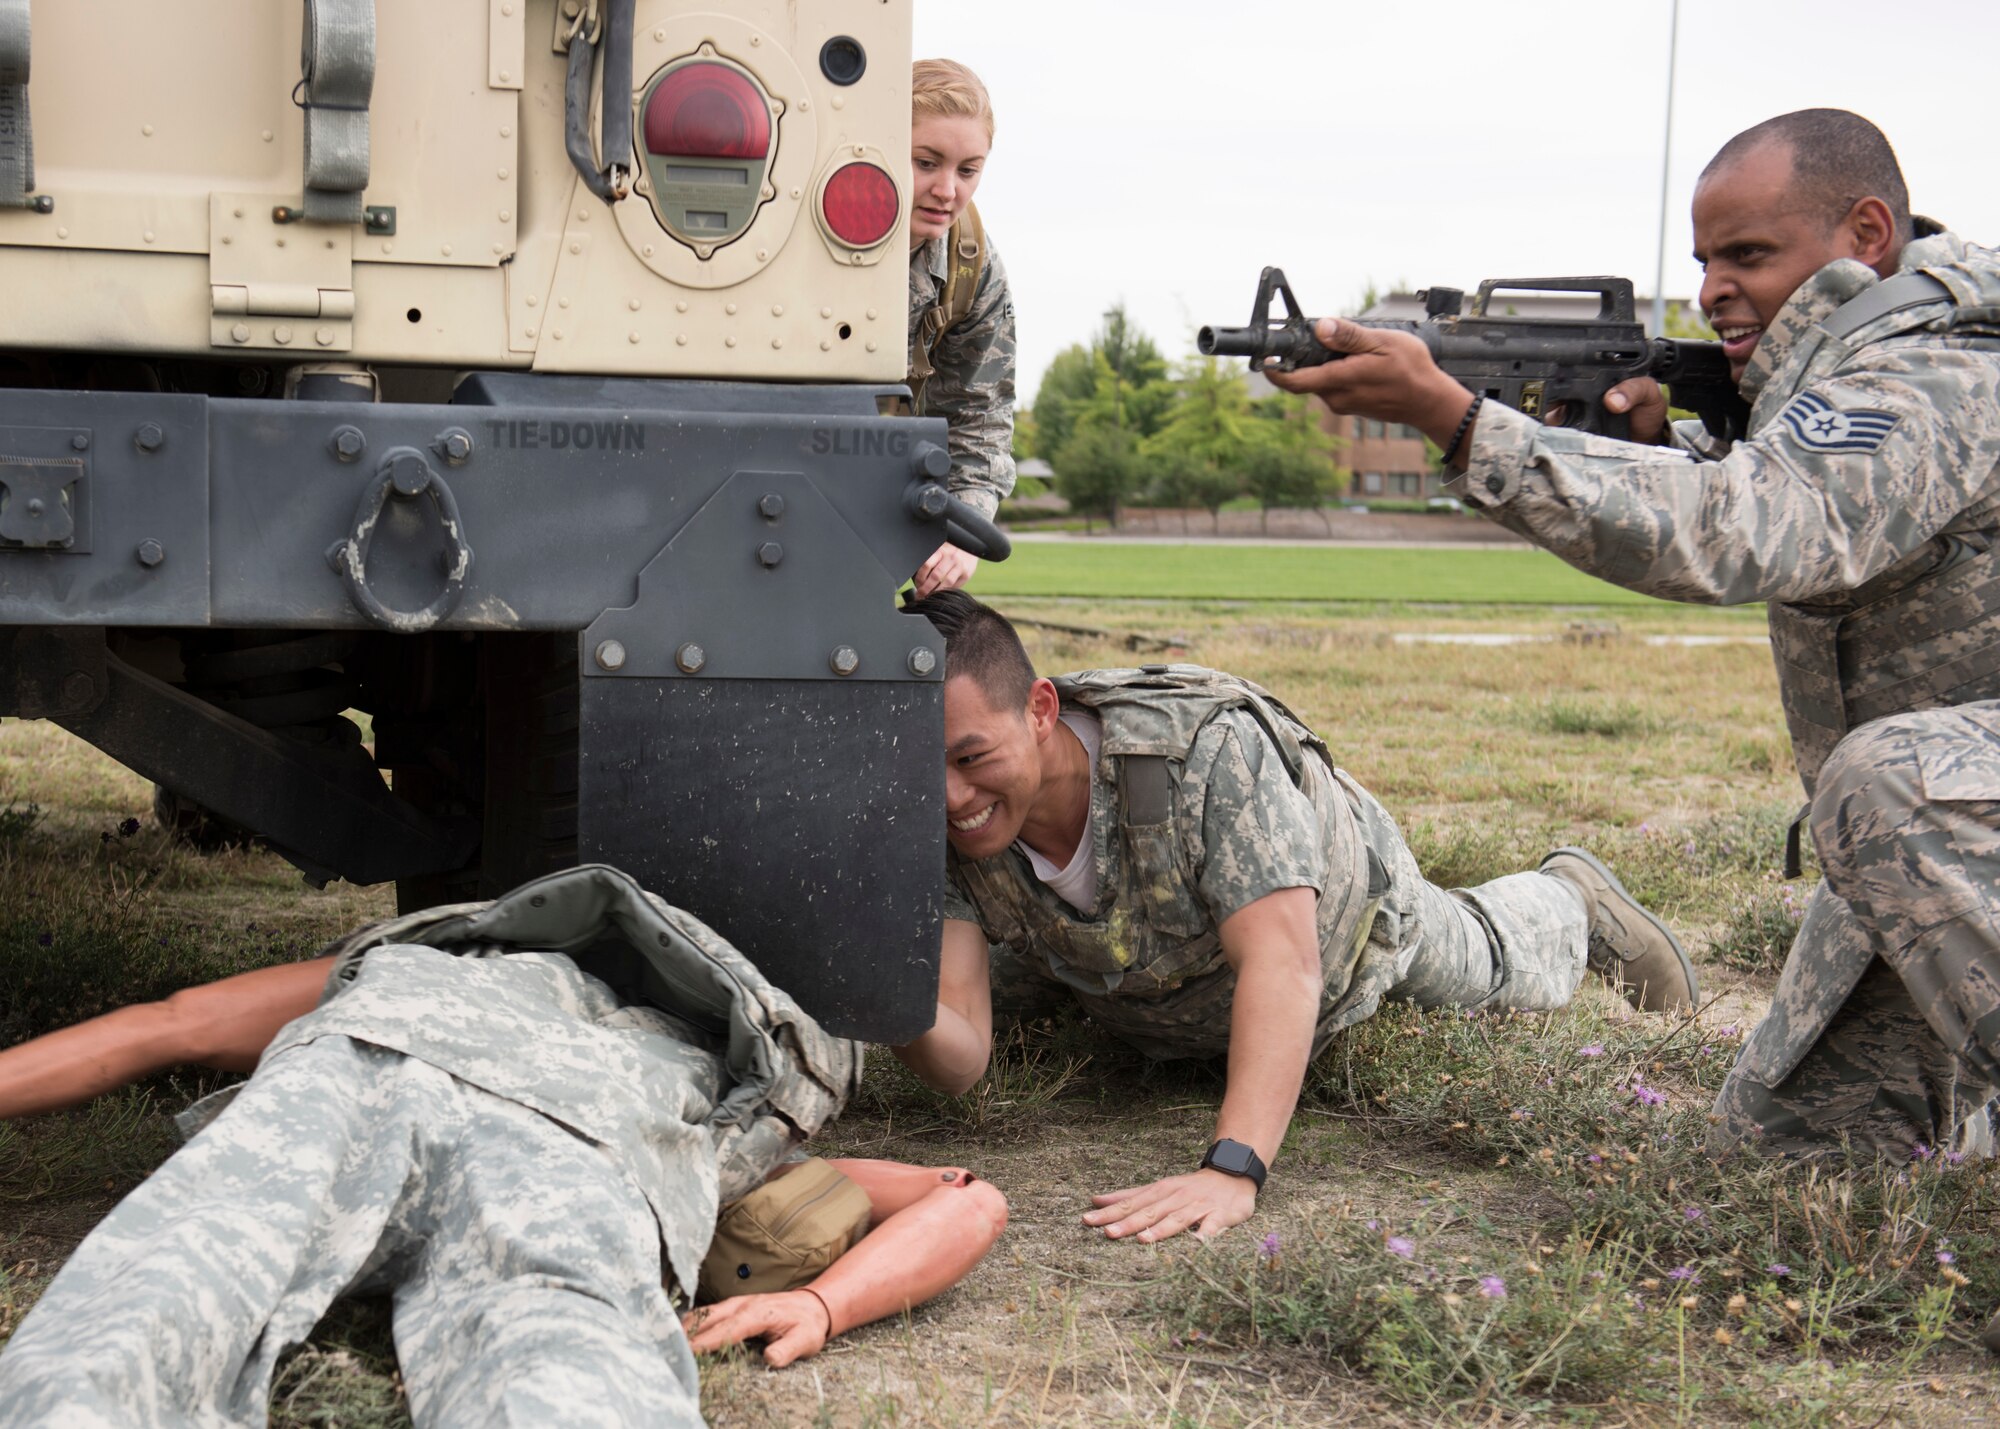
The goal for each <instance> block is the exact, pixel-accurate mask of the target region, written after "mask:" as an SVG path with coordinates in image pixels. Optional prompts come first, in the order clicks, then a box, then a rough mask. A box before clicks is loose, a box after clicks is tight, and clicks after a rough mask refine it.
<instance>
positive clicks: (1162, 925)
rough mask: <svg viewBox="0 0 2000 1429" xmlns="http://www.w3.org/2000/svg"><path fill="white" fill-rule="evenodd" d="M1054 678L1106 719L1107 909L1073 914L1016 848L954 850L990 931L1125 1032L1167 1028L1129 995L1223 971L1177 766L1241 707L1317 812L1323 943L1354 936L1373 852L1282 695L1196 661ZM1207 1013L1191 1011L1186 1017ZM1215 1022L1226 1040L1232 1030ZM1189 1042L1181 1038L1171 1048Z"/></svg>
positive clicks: (1101, 838) (1148, 995)
mask: <svg viewBox="0 0 2000 1429" xmlns="http://www.w3.org/2000/svg"><path fill="white" fill-rule="evenodd" d="M1055 686H1056V690H1057V692H1058V693H1059V694H1060V695H1061V698H1062V703H1063V705H1064V707H1065V708H1069V709H1083V710H1087V711H1089V712H1090V713H1092V714H1094V715H1096V716H1097V718H1098V720H1099V721H1100V722H1101V724H1102V726H1103V744H1102V746H1101V748H1100V750H1099V756H1098V757H1099V766H1098V770H1097V771H1096V773H1097V777H1096V778H1095V779H1093V781H1092V805H1093V809H1092V812H1093V818H1092V819H1091V835H1092V836H1093V837H1095V838H1096V839H1097V840H1098V843H1097V847H1096V849H1095V850H1094V854H1095V857H1096V860H1097V868H1098V872H1099V875H1100V877H1101V879H1102V880H1103V882H1102V884H1101V887H1100V892H1099V904H1100V907H1102V906H1103V905H1104V904H1105V903H1106V902H1107V901H1108V903H1109V907H1108V908H1105V911H1104V916H1103V917H1102V918H1097V919H1092V918H1085V917H1083V916H1081V915H1079V914H1078V913H1077V912H1076V910H1075V909H1074V908H1072V907H1071V906H1070V905H1069V904H1068V903H1067V902H1065V901H1064V900H1063V899H1062V898H1061V896H1060V895H1058V894H1057V893H1055V892H1054V890H1052V889H1050V888H1049V887H1048V885H1046V884H1045V883H1043V882H1042V881H1041V880H1040V879H1039V878H1037V877H1036V876H1035V874H1034V871H1033V869H1032V868H1031V867H1030V866H1029V864H1028V861H1027V860H1026V858H1025V857H1023V856H1022V854H1021V853H1020V852H1019V850H1017V849H1012V848H1010V849H1006V850H1003V851H1002V852H1000V853H998V854H995V855H993V856H992V857H990V858H986V859H982V860H979V861H977V862H972V861H968V860H964V859H961V858H959V857H958V855H957V854H955V853H954V854H952V855H951V867H952V869H953V872H954V875H955V877H956V878H957V879H958V881H959V883H960V885H961V886H962V887H963V888H964V890H965V892H966V895H967V897H968V898H970V900H971V901H972V903H973V905H974V907H975V908H976V909H977V910H978V912H979V916H980V921H981V924H982V926H983V927H984V929H985V931H986V933H987V935H988V936H989V937H990V938H993V939H995V940H997V941H1000V942H1004V943H1007V944H1009V945H1010V946H1013V947H1015V948H1018V949H1021V950H1023V951H1026V952H1029V953H1031V954H1032V955H1033V956H1034V957H1035V958H1036V959H1037V960H1038V961H1039V962H1041V963H1042V964H1043V965H1045V966H1046V968H1047V970H1048V972H1049V974H1050V975H1051V976H1053V977H1055V978H1056V979H1058V980H1059V981H1061V982H1064V983H1066V984H1068V985H1069V986H1070V987H1071V988H1072V989H1073V990H1074V991H1076V992H1077V993H1078V994H1080V995H1081V996H1082V998H1083V999H1084V1002H1085V1006H1086V1007H1089V1008H1090V1009H1091V1011H1092V1013H1093V1015H1095V1016H1099V1017H1100V1018H1102V1019H1103V1020H1104V1021H1106V1022H1107V1023H1109V1024H1110V1025H1111V1027H1112V1029H1113V1030H1114V1031H1118V1032H1120V1033H1121V1035H1128V1034H1133V1033H1135V1032H1143V1031H1144V1030H1148V1029H1150V1028H1153V1027H1157V1026H1158V1025H1159V1024H1158V1023H1157V1022H1156V1021H1153V1020H1152V1019H1150V1018H1149V1017H1148V1016H1147V1015H1146V1014H1144V1013H1141V1012H1138V1011H1137V1010H1136V1009H1133V1008H1132V1003H1133V1001H1134V1000H1139V999H1155V1000H1158V999H1167V998H1170V997H1172V995H1173V994H1175V993H1177V992H1178V991H1179V990H1180V989H1181V988H1182V987H1183V985H1184V984H1188V983H1190V982H1191V981H1194V980H1199V979H1203V978H1205V977H1208V976H1209V975H1211V974H1214V973H1216V972H1218V971H1220V970H1223V969H1224V968H1225V967H1226V962H1225V959H1224V957H1223V954H1222V941H1221V937H1220V935H1219V934H1218V932H1217V931H1216V926H1215V923H1214V920H1213V919H1212V918H1211V916H1210V914H1209V912H1208V909H1207V908H1206V907H1205V906H1204V905H1203V903H1202V901H1201V899H1200V897H1199V895H1198V893H1197V891H1196V888H1195V884H1194V880H1193V879H1192V878H1191V877H1190V876H1189V874H1188V867H1187V861H1186V857H1185V853H1186V851H1185V850H1184V849H1183V848H1182V846H1181V840H1182V824H1183V818H1182V812H1183V811H1182V809H1181V799H1182V791H1181V775H1182V773H1183V771H1184V769H1185V766H1186V762H1187V759H1188V755H1189V753H1190V751H1192V749H1193V748H1194V743H1195V739H1196V737H1197V736H1198V735H1199V734H1200V733H1201V731H1202V729H1203V728H1204V727H1206V726H1207V724H1208V723H1209V721H1210V720H1212V719H1214V718H1215V717H1216V716H1217V715H1219V714H1221V713H1223V712H1224V711H1225V710H1235V709H1240V710H1244V711H1246V712H1248V713H1249V714H1250V715H1251V717H1252V718H1254V719H1255V720H1256V722H1257V724H1258V725H1259V727H1260V728H1261V729H1262V730H1263V731H1264V733H1265V735H1266V736H1267V738H1268V740H1269V748H1270V749H1272V750H1274V751H1275V752H1276V754H1277V757H1278V758H1279V759H1280V760H1281V761H1283V763H1284V767H1285V771H1286V773H1287V774H1288V775H1290V777H1291V779H1292V781H1293V783H1295V784H1296V785H1298V786H1299V787H1300V788H1301V789H1303V790H1304V791H1306V793H1307V795H1308V796H1309V797H1310V798H1311V799H1312V800H1313V802H1314V805H1315V808H1317V809H1320V811H1321V824H1322V828H1323V829H1324V830H1325V831H1326V837H1327V840H1328V842H1329V843H1330V844H1331V846H1330V847H1329V848H1328V849H1327V851H1326V852H1327V868H1328V873H1327V880H1326V883H1327V886H1326V887H1325V888H1324V890H1323V891H1322V892H1321V895H1320V899H1319V907H1318V915H1317V921H1318V924H1319V932H1320V935H1321V939H1322V946H1323V947H1324V946H1326V945H1327V944H1326V941H1325V940H1326V939H1328V938H1329V937H1331V938H1337V939H1340V940H1341V945H1342V946H1343V947H1344V946H1346V945H1347V944H1348V943H1350V942H1352V941H1353V937H1354V928H1355V925H1356V924H1357V922H1358V921H1359V919H1360V917H1361V914H1362V909H1363V907H1364V906H1365V904H1366V901H1367V898H1368V896H1369V894H1368V890H1369V887H1370V865H1369V862H1368V859H1369V855H1368V851H1367V849H1366V847H1365V846H1364V845H1363V844H1362V841H1361V839H1360V836H1359V834H1358V832H1357V830H1356V829H1355V826H1354V820H1353V817H1352V813H1351V811H1350V810H1349V808H1348V807H1347V804H1346V802H1345V796H1344V794H1343V793H1342V786H1341V783H1340V781H1339V779H1338V778H1337V776H1336V774H1335V771H1334V766H1333V759H1332V756H1331V755H1330V753H1329V752H1328V750H1327V747H1326V743H1325V741H1323V740H1322V739H1321V738H1320V737H1319V736H1318V735H1316V734H1314V733H1313V732H1312V730H1311V729H1309V728H1308V727H1307V726H1306V724H1305V723H1304V721H1302V720H1300V719H1299V718H1298V716H1296V715H1294V714H1293V713H1292V712H1291V711H1290V710H1289V709H1287V708H1286V707H1285V706H1284V704H1283V703H1282V702H1280V701H1279V700H1278V699H1277V698H1276V697H1275V696H1274V695H1272V694H1271V693H1270V692H1268V691H1267V690H1264V689H1263V688H1261V687H1260V686H1258V685H1255V684H1253V683H1251V682H1250V681H1248V680H1244V679H1239V678H1237V677H1236V676H1233V675H1226V674H1223V673H1221V672H1220V671H1216V670H1209V669H1204V668H1202V667H1201V666H1199V665H1148V666H1145V667H1144V668H1143V669H1138V670H1091V671H1085V672H1083V673H1081V674H1076V675H1069V676H1065V677H1062V678H1059V679H1057V680H1056V681H1055ZM1106 789H1115V790H1116V791H1117V801H1118V806H1117V810H1116V819H1115V821H1114V820H1110V819H1103V818H1099V817H1096V816H1095V815H1096V814H1097V813H1098V812H1099V811H1098V800H1099V799H1100V797H1103V791H1104V790H1106ZM1336 871H1345V872H1346V873H1347V875H1348V876H1346V877H1344V878H1343V877H1340V876H1339V875H1338V873H1337V872H1336ZM1214 981H1215V982H1216V983H1217V984H1222V983H1224V982H1225V981H1226V980H1223V979H1215V980H1214ZM1097 999H1105V1001H1104V1002H1102V1003H1100V1002H1098V1001H1097ZM1204 1015H1205V1013H1204V1011H1203V1010H1202V1009H1189V1010H1188V1020H1189V1021H1190V1022H1191V1023H1192V1022H1198V1021H1200V1020H1201V1019H1202V1017H1203V1016H1204ZM1128 1021H1130V1022H1131V1023H1132V1025H1131V1026H1126V1025H1125V1024H1126V1023H1127V1022H1128ZM1209 1030H1210V1031H1211V1032H1212V1033H1213V1034H1216V1035H1219V1036H1220V1037H1221V1038H1222V1039H1224V1042H1225V1043H1226V1038H1227V1032H1228V1029H1227V1026H1226V1025H1223V1026H1221V1027H1214V1028H1210V1029H1209ZM1130 1040H1134V1041H1138V1040H1140V1039H1139V1037H1138V1036H1131V1037H1130ZM1146 1050H1151V1049H1150V1048H1148V1049H1146ZM1189 1050H1190V1049H1189V1048H1188V1047H1186V1046H1185V1045H1179V1046H1177V1051H1176V1053H1174V1054H1177V1055H1188V1054H1189ZM1196 1050H1197V1051H1198V1050H1200V1049H1196ZM1217 1050H1219V1048H1218V1049H1217ZM1160 1055H1170V1054H1168V1053H1164V1052H1163V1053H1160Z"/></svg>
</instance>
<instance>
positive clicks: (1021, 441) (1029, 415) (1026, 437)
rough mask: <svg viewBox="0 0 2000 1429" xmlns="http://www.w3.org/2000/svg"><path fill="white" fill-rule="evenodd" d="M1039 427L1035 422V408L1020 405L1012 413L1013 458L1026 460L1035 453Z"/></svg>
mask: <svg viewBox="0 0 2000 1429" xmlns="http://www.w3.org/2000/svg"><path fill="white" fill-rule="evenodd" d="M1040 435H1041V429H1040V428H1039V427H1038V426H1037V425H1036V424H1035V409H1034V408H1033V407H1022V408H1020V409H1018V410H1017V411H1016V412H1015V413H1014V460H1016V461H1027V460H1028V459H1029V458H1030V457H1032V456H1034V455H1035V443H1036V439H1037V438H1038V437H1040Z"/></svg>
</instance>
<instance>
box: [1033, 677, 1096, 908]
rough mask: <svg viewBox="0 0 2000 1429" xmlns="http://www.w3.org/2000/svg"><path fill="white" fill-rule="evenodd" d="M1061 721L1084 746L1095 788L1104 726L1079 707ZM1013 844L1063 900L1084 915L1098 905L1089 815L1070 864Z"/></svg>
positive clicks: (1094, 854) (1036, 872)
mask: <svg viewBox="0 0 2000 1429" xmlns="http://www.w3.org/2000/svg"><path fill="white" fill-rule="evenodd" d="M1062 722H1063V723H1064V724H1065V725H1066V726H1068V728H1069V732H1070V733H1071V734H1073V735H1075V736H1076V738H1077V742H1078V743H1080V744H1081V745H1082V746H1083V753H1084V757H1085V759H1087V760H1088V761H1089V768H1090V782H1091V784H1092V786H1093V787H1094V786H1095V785H1096V783H1097V751H1098V750H1099V749H1100V748H1102V747H1103V744H1104V726H1103V724H1102V723H1100V722H1099V720H1098V718H1097V716H1096V715H1094V714H1086V713H1084V712H1083V711H1081V710H1069V711H1066V712H1065V713H1064V714H1063V716H1062ZM1015 847H1017V848H1018V849H1020V850H1021V852H1022V853H1025V854H1026V855H1027V856H1028V866H1029V867H1030V868H1032V869H1034V870H1035V877H1037V878H1039V879H1041V881H1042V882H1044V883H1046V884H1048V886H1049V887H1050V888H1052V889H1054V890H1055V892H1056V894H1057V896H1058V897H1060V898H1061V899H1062V901H1063V902H1065V903H1067V904H1069V906H1070V907H1072V908H1074V909H1076V911H1077V912H1079V913H1081V914H1083V915H1084V916H1086V917H1088V916H1089V915H1090V912H1091V910H1092V909H1094V908H1096V907H1097V857H1096V854H1097V850H1096V849H1095V848H1093V847H1092V846H1091V839H1090V820H1089V819H1088V818H1085V819H1084V821H1083V837H1082V838H1080V839H1078V840H1077V844H1076V852H1074V853H1072V854H1071V855H1070V856H1069V863H1068V865H1067V866H1065V867H1063V868H1057V867H1056V866H1055V865H1054V864H1053V863H1051V862H1050V861H1049V860H1048V859H1045V858H1043V857H1042V856H1041V855H1040V854H1038V853H1036V852H1035V851H1034V850H1033V849H1031V848H1029V847H1028V846H1027V845H1026V844H1025V843H1022V842H1021V841H1020V840H1019V839H1016V840H1015Z"/></svg>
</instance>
